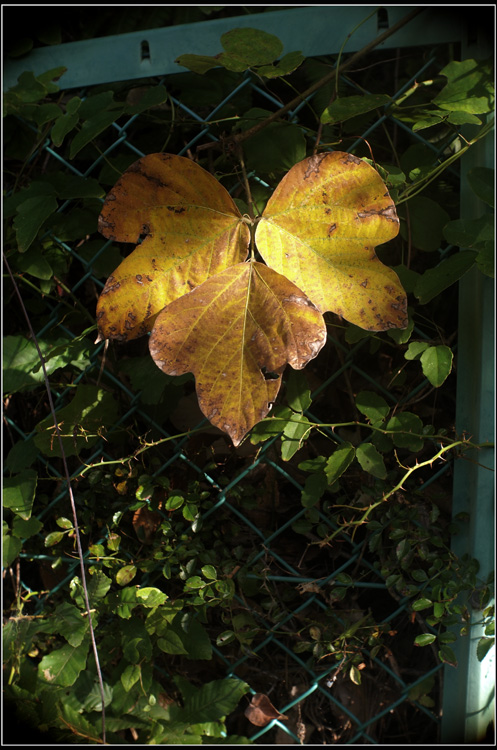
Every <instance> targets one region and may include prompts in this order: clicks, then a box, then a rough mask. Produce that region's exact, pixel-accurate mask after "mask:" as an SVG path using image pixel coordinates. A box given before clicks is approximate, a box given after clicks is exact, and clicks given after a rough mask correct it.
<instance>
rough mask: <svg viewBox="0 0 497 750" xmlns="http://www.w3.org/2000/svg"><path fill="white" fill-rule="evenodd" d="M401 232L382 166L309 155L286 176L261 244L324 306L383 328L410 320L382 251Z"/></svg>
mask: <svg viewBox="0 0 497 750" xmlns="http://www.w3.org/2000/svg"><path fill="white" fill-rule="evenodd" d="M398 231H399V221H398V218H397V214H396V211H395V206H394V203H393V201H392V200H391V198H390V196H389V194H388V191H387V189H386V187H385V184H384V183H383V181H382V180H381V178H380V176H379V175H378V173H377V172H376V170H375V169H374V168H373V167H371V166H370V165H369V164H367V163H366V162H364V161H362V160H361V159H358V158H357V157H356V156H352V155H351V154H345V153H341V152H332V153H322V154H318V155H316V156H312V157H309V158H308V159H304V160H303V161H301V162H299V163H298V164H296V165H295V166H294V167H293V168H292V169H291V170H290V171H289V172H288V173H287V175H286V176H285V177H284V178H283V179H282V180H281V182H280V183H279V185H278V187H277V188H276V190H275V191H274V193H273V195H272V197H271V198H270V199H269V201H268V204H267V206H266V209H265V211H264V213H263V216H262V219H261V220H260V222H259V224H258V226H257V231H256V243H257V247H258V249H259V251H260V253H261V254H262V256H263V258H264V260H265V261H266V262H267V263H268V264H269V265H270V266H271V267H272V268H274V269H275V270H276V271H278V273H281V274H284V275H285V276H286V277H287V278H288V279H290V280H291V281H293V282H294V283H295V284H297V286H298V287H299V288H300V289H302V290H303V291H304V292H305V293H306V294H307V295H308V297H309V298H310V299H311V300H312V301H313V302H314V304H315V305H316V306H317V307H318V309H319V310H321V311H322V312H325V311H326V310H331V311H333V312H335V313H336V314H337V315H340V316H342V317H344V318H346V319H347V320H349V321H350V322H351V323H354V324H355V325H358V326H360V327H361V328H364V329H366V330H374V331H381V330H385V329H388V328H405V327H406V326H407V323H408V318H407V300H406V295H405V292H404V290H403V289H402V287H401V285H400V282H399V279H398V277H397V275H396V273H395V272H394V271H392V270H391V269H390V268H388V267H387V266H385V265H383V264H382V263H381V262H380V261H379V259H378V258H377V256H376V254H375V251H374V248H375V247H376V246H377V245H380V244H382V243H384V242H387V241H388V240H391V239H393V238H394V237H395V236H396V235H397V234H398Z"/></svg>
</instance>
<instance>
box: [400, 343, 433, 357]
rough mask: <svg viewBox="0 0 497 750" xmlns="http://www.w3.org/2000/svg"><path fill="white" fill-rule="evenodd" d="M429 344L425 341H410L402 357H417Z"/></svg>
mask: <svg viewBox="0 0 497 750" xmlns="http://www.w3.org/2000/svg"><path fill="white" fill-rule="evenodd" d="M429 346H430V344H429V343H428V342H427V341H411V343H410V344H409V346H408V347H407V351H406V353H405V354H404V357H405V358H406V359H408V360H413V359H419V358H420V357H421V355H422V354H423V352H424V351H426V349H428V347H429Z"/></svg>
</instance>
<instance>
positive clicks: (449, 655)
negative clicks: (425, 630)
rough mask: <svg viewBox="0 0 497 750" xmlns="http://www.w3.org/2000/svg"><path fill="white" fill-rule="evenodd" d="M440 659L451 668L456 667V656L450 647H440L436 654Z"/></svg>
mask: <svg viewBox="0 0 497 750" xmlns="http://www.w3.org/2000/svg"><path fill="white" fill-rule="evenodd" d="M438 655H439V657H440V659H441V660H442V661H443V662H445V663H446V664H450V666H451V667H457V659H456V655H455V653H454V652H453V650H452V649H451V647H450V646H446V645H444V646H441V647H440V650H439V652H438Z"/></svg>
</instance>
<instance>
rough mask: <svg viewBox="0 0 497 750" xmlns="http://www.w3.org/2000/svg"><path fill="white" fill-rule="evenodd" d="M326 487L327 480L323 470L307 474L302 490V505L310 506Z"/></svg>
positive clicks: (319, 497)
mask: <svg viewBox="0 0 497 750" xmlns="http://www.w3.org/2000/svg"><path fill="white" fill-rule="evenodd" d="M327 488H328V480H327V478H326V476H325V474H324V472H316V473H314V474H311V475H310V476H308V477H307V478H306V480H305V485H304V489H303V490H302V505H303V506H304V508H312V507H313V506H314V505H316V503H317V502H319V500H320V499H321V497H322V496H323V493H324V492H325V491H326V490H327Z"/></svg>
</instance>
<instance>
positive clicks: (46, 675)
mask: <svg viewBox="0 0 497 750" xmlns="http://www.w3.org/2000/svg"><path fill="white" fill-rule="evenodd" d="M88 648H89V641H86V642H83V643H81V645H79V646H71V645H70V644H69V643H68V644H66V645H65V646H62V648H59V649H57V650H55V651H52V652H51V653H49V654H46V655H45V656H44V657H43V659H42V660H41V662H40V663H39V664H38V674H39V675H40V677H42V678H43V679H44V680H46V682H49V683H51V684H53V685H61V686H63V687H69V686H70V685H73V684H74V683H75V682H76V679H77V678H78V676H79V674H80V672H81V671H82V670H83V669H84V668H85V666H86V657H87V655H88Z"/></svg>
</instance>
